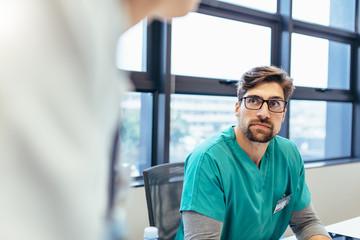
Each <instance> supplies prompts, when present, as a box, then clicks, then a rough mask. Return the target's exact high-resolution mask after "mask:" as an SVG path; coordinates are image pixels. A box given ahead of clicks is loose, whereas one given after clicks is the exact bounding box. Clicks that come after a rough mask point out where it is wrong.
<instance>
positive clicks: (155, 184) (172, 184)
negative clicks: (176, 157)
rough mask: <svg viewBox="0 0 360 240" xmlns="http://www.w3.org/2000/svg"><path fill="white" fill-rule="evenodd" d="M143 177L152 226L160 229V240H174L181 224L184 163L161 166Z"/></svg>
mask: <svg viewBox="0 0 360 240" xmlns="http://www.w3.org/2000/svg"><path fill="white" fill-rule="evenodd" d="M143 175H144V187H145V193H146V202H147V207H148V215H149V222H150V225H151V226H155V227H157V228H158V230H159V239H160V240H173V239H174V238H175V235H176V232H177V230H178V228H179V226H180V222H181V213H180V212H179V208H180V202H181V194H182V189H183V181H184V163H183V162H182V163H166V164H161V165H158V166H155V167H151V168H148V169H145V170H144V171H143Z"/></svg>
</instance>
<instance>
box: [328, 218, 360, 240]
mask: <svg viewBox="0 0 360 240" xmlns="http://www.w3.org/2000/svg"><path fill="white" fill-rule="evenodd" d="M326 230H327V231H329V232H333V233H338V234H341V235H345V236H349V237H355V238H360V217H355V218H351V219H349V220H346V221H343V222H338V223H335V224H331V225H329V226H326Z"/></svg>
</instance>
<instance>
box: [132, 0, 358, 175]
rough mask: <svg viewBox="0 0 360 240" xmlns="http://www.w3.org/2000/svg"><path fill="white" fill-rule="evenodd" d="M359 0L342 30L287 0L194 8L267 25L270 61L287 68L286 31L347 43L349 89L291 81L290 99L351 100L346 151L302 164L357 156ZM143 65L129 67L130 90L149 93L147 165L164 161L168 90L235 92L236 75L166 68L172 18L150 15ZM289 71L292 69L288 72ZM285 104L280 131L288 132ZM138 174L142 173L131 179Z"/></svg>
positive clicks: (211, 2) (206, 0)
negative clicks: (273, 7)
mask: <svg viewBox="0 0 360 240" xmlns="http://www.w3.org/2000/svg"><path fill="white" fill-rule="evenodd" d="M359 1H360V0H356V8H355V10H354V11H355V31H354V32H352V31H347V30H343V29H338V28H334V27H329V26H323V25H318V24H313V23H308V22H302V21H300V20H294V19H292V17H291V15H292V0H277V12H276V13H275V14H273V13H268V12H262V11H260V10H254V9H251V8H247V7H243V6H238V5H233V4H230V3H226V2H220V1H216V0H202V1H201V3H200V5H199V8H198V10H197V11H196V12H198V13H202V14H208V15H211V16H215V17H222V18H226V19H230V20H235V21H241V22H245V23H250V24H257V25H261V26H266V27H270V28H271V64H273V65H276V66H281V67H282V68H283V69H284V70H285V71H287V72H289V73H290V66H291V35H292V33H299V34H304V35H308V36H313V37H320V38H323V39H328V40H331V41H336V42H341V43H346V44H349V45H350V89H349V90H339V89H330V88H310V87H300V86H299V87H296V90H295V91H294V94H293V96H292V98H291V99H294V100H322V101H338V102H350V103H352V106H353V115H352V132H353V134H352V139H351V143H352V144H351V156H350V157H344V158H333V159H321V161H319V160H314V161H306V162H305V166H306V167H317V166H324V165H329V164H340V163H347V162H354V161H360V148H356V146H360V103H359V100H360V71H358V70H357V66H358V65H359V63H360V57H359V56H360V54H359V50H360V35H359ZM146 39H147V43H146V44H147V48H146V49H147V68H146V69H147V71H146V72H131V71H130V72H129V75H130V78H131V80H132V81H133V83H134V86H135V91H138V92H151V93H153V96H154V97H153V107H154V109H153V119H152V121H153V131H152V132H153V134H152V136H151V139H152V154H151V166H155V165H158V164H162V163H168V162H169V141H170V96H171V94H172V93H176V94H201V95H217V96H236V87H235V83H236V81H232V80H227V79H216V78H215V79H214V78H211V79H210V78H202V77H192V76H180V75H171V74H170V64H171V23H166V22H163V21H153V22H152V23H151V24H149V25H148V28H147V36H146ZM290 75H291V73H290ZM290 111H291V104H289V106H288V111H287V113H286V115H287V116H286V120H285V121H284V123H283V126H282V130H281V131H280V133H279V135H281V136H284V137H289V113H290ZM139 179H142V176H139V177H137V178H136V180H139Z"/></svg>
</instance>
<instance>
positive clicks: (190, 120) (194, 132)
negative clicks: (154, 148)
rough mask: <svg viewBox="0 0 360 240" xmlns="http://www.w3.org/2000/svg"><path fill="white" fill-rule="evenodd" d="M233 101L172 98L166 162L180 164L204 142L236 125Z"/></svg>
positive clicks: (233, 99)
mask: <svg viewBox="0 0 360 240" xmlns="http://www.w3.org/2000/svg"><path fill="white" fill-rule="evenodd" d="M236 101H237V99H236V97H219V96H199V95H181V94H173V95H172V96H171V120H170V127H171V130H170V162H182V161H185V159H186V157H187V156H188V155H189V154H190V153H191V152H192V150H193V149H194V148H195V147H196V146H198V145H199V144H200V143H202V142H203V141H204V140H205V139H206V138H208V137H210V136H211V135H214V134H216V133H218V132H221V131H222V130H224V129H226V128H227V127H230V126H231V125H235V124H236V117H235V103H236Z"/></svg>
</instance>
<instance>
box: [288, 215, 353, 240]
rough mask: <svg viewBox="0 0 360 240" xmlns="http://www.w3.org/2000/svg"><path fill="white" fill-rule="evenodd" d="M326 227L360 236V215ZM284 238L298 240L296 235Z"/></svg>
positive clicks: (328, 229)
mask: <svg viewBox="0 0 360 240" xmlns="http://www.w3.org/2000/svg"><path fill="white" fill-rule="evenodd" d="M325 228H326V230H327V231H328V232H332V233H337V234H341V235H344V236H349V237H355V238H360V216H359V217H355V218H351V219H349V220H345V221H342V222H338V223H334V224H331V225H328V226H326V227H325ZM284 240H296V237H295V236H291V237H287V238H284Z"/></svg>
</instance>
